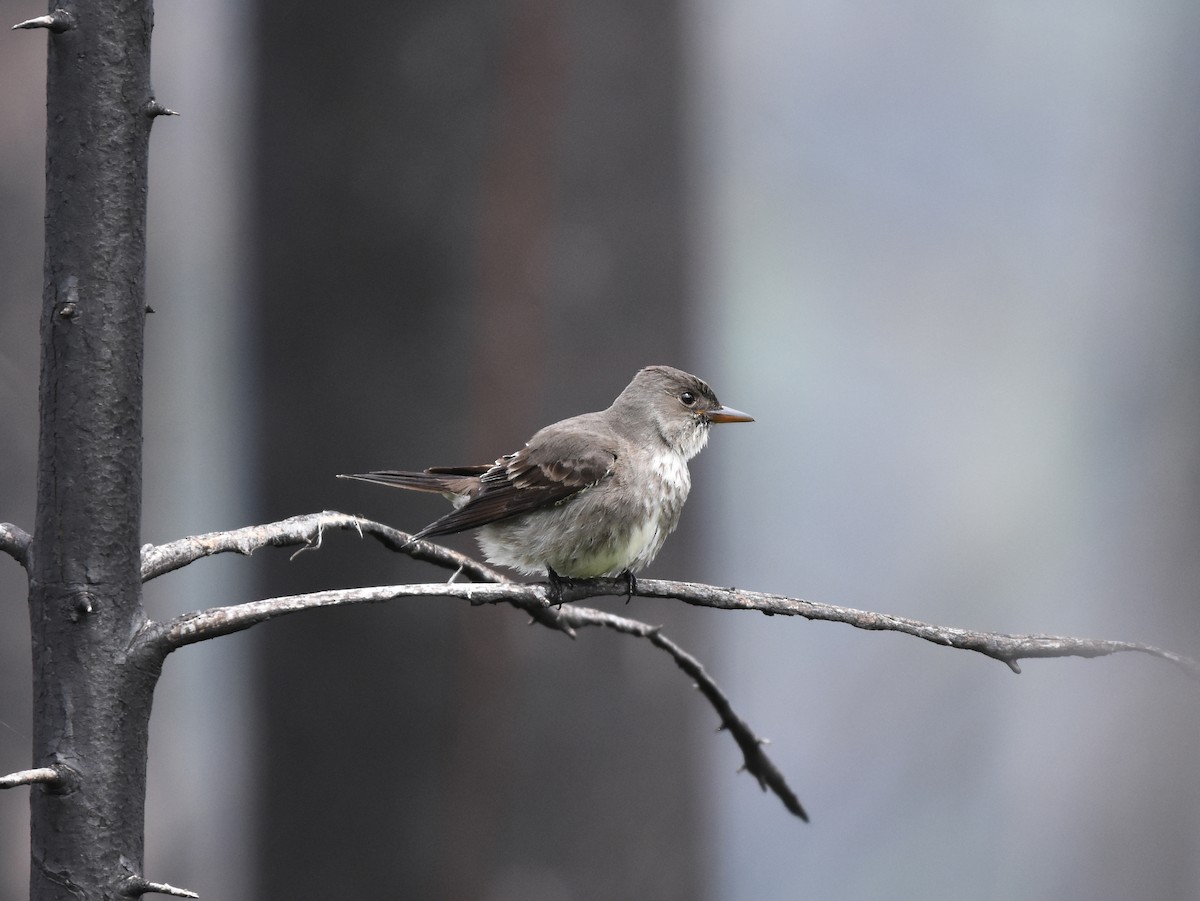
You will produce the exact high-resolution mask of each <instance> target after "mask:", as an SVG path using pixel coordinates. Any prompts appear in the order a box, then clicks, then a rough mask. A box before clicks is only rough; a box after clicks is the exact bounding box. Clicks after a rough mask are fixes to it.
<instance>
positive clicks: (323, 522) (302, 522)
mask: <svg viewBox="0 0 1200 901" xmlns="http://www.w3.org/2000/svg"><path fill="white" fill-rule="evenodd" d="M326 530H336V531H354V532H357V533H358V534H359V535H360V536H365V535H370V536H371V537H372V538H375V539H377V540H378V541H379V542H380V543H381V544H383V545H384V546H385V547H387V548H389V549H390V550H393V551H400V552H401V553H404V554H408V555H409V556H410V557H412V558H413V559H414V560H424V561H425V562H427V563H433V564H435V565H437V566H441V567H443V568H446V569H450V570H454V571H456V572H462V573H463V575H465V576H467V577H468V578H471V579H475V580H476V581H480V582H507V581H508V578H507V577H506V576H504V575H503V574H502V573H500V572H498V571H496V570H494V569H492V568H491V567H489V566H485V565H484V564H482V563H480V562H479V561H477V560H475V559H473V558H471V557H468V556H467V555H466V554H460V553H458V552H457V551H452V550H450V548H447V547H442V546H441V545H439V544H434V543H433V542H432V541H424V540H420V541H413V538H412V535H410V534H409V533H407V532H401V531H400V530H399V529H393V528H392V527H391V526H385V525H384V524H383V523H378V522H375V521H373V520H370V519H363V518H362V517H360V516H350V515H349V514H346V513H337V512H335V511H332V510H326V511H324V512H321V513H308V514H305V515H303V516H293V517H291V518H290V519H284V520H280V521H279V522H272V523H267V524H265V525H261V526H247V527H246V528H244V529H234V530H233V531H231V532H209V533H208V534H205V535H195V536H192V537H189V538H181V539H180V540H178V541H172V542H171V543H169V544H161V545H158V546H155V545H151V544H148V545H146V546H145V547H143V548H142V581H149V580H150V579H153V578H155V577H157V576H161V575H163V574H164V573H169V572H171V571H173V570H176V569H180V568H181V567H184V566H187V565H188V564H189V563H194V562H195V561H196V560H199V559H200V558H201V557H211V556H212V555H214V554H228V553H234V554H243V555H245V556H249V555H251V554H253V553H254V552H255V551H256V550H258V549H259V548H262V547H268V546H269V547H295V546H297V545H300V546H303V548H304V549H309V548H318V547H320V546H321V540H322V537H323V535H324V533H325V531H326Z"/></svg>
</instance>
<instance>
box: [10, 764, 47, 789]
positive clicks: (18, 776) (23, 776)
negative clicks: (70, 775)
mask: <svg viewBox="0 0 1200 901" xmlns="http://www.w3.org/2000/svg"><path fill="white" fill-rule="evenodd" d="M38 782H41V783H44V784H46V785H50V786H57V785H59V784H60V783H61V782H62V774H61V773H59V771H58V769H57V768H56V767H52V766H43V767H38V768H37V769H34V770H21V771H20V772H19V773H9V774H8V775H7V776H0V788H16V787H17V786H19V785H34V784H36V783H38Z"/></svg>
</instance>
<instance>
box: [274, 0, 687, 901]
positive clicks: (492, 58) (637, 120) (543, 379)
mask: <svg viewBox="0 0 1200 901" xmlns="http://www.w3.org/2000/svg"><path fill="white" fill-rule="evenodd" d="M677 14H678V10H677V8H676V5H675V4H674V3H664V2H658V3H642V4H638V3H627V4H619V5H612V4H603V5H595V4H573V3H563V2H554V0H513V2H509V3H503V4H489V3H480V2H474V0H466V2H464V0H458V2H454V0H451V2H438V3H408V4H397V5H387V4H385V5H383V6H379V7H375V8H373V9H372V11H371V14H370V16H369V17H367V18H365V19H364V18H363V17H362V16H360V15H344V16H341V15H338V14H337V13H336V12H334V13H333V14H331V10H330V8H329V6H328V4H318V3H313V2H305V3H300V4H295V3H286V4H284V3H280V2H278V0H263V2H262V3H260V22H261V24H262V27H261V28H260V30H259V41H260V53H259V55H258V60H259V70H258V72H257V79H258V82H259V85H260V87H259V92H260V94H259V104H258V110H257V116H256V121H257V123H258V137H257V142H256V143H257V148H258V150H257V152H258V155H259V156H258V161H257V164H256V183H257V184H258V187H259V193H258V197H257V208H258V212H257V229H256V232H257V237H256V239H255V240H256V247H255V248H254V251H253V253H254V258H255V259H256V260H257V261H258V267H257V272H258V275H259V278H260V280H261V281H260V291H259V299H260V304H261V305H260V307H259V336H260V347H261V354H260V360H261V365H262V367H263V369H262V379H261V381H262V384H263V385H264V386H265V388H264V391H265V393H264V395H263V396H262V397H261V398H260V401H259V407H260V409H261V410H262V411H263V416H262V421H261V432H260V436H259V449H260V461H261V466H262V468H263V472H264V477H263V481H262V490H263V493H262V496H261V497H260V507H259V509H260V515H259V516H258V517H256V518H257V519H265V518H269V517H276V516H284V515H288V514H293V513H298V512H302V511H305V510H311V509H318V508H336V509H343V510H348V511H350V512H359V513H363V514H366V515H369V516H372V517H374V518H378V519H382V520H384V521H386V522H389V523H392V524H395V525H397V526H400V527H408V528H415V527H416V526H419V525H422V524H424V523H425V522H426V521H428V520H430V519H432V518H433V517H434V516H436V515H437V514H438V513H439V512H441V510H442V506H441V504H440V502H439V500H438V499H436V498H432V499H431V498H421V497H412V496H405V495H402V494H400V493H399V492H388V491H386V490H384V489H376V490H373V489H372V488H371V486H361V487H360V486H354V485H350V484H348V483H344V482H337V481H335V480H334V478H333V476H334V474H335V473H338V472H347V471H361V470H363V469H375V468H389V467H406V468H418V467H422V466H426V465H431V464H436V463H443V464H453V463H468V462H479V461H486V460H489V459H491V458H493V457H494V456H496V455H497V454H499V453H501V452H504V451H508V450H511V449H515V448H516V447H519V446H520V444H521V442H523V441H524V439H525V438H527V437H528V436H529V435H530V434H531V433H532V431H533V430H534V429H536V428H537V427H538V426H540V425H543V424H545V423H546V422H548V421H550V420H552V419H556V418H560V417H563V416H566V415H570V414H573V413H577V412H582V411H583V410H587V409H599V408H601V407H603V406H606V405H607V404H608V403H609V402H610V401H611V400H612V398H613V397H614V396H615V395H616V394H617V392H618V391H620V389H621V388H623V387H624V385H625V383H626V382H627V381H628V380H629V378H630V377H631V376H632V374H633V372H634V371H635V370H636V369H637V368H638V367H639V366H641V365H644V364H646V363H654V362H668V363H686V362H687V361H686V360H685V359H684V358H683V356H682V354H683V351H684V346H683V336H682V334H681V331H682V330H681V323H682V322H683V321H684V320H685V316H684V315H683V311H684V309H685V298H684V296H683V295H684V272H683V254H682V232H683V228H682V224H683V223H682V218H683V214H682V184H681V177H680V175H679V172H680V169H681V164H680V151H681V146H680V144H681V132H680V125H679V120H680V105H681V96H680V84H679V67H680V48H679V42H680V35H679V28H678V23H677ZM458 545H459V546H460V547H463V548H465V549H469V550H470V549H473V547H474V546H473V543H472V542H471V541H470V540H469V539H465V538H464V539H462V540H461V541H459V542H458ZM686 551H687V548H686V534H682V535H680V536H677V537H676V539H675V540H674V541H672V542H670V543H669V544H668V549H667V552H666V553H665V554H664V555H663V558H662V560H661V562H660V564H658V565H656V567H655V570H654V571H655V572H658V573H660V574H670V575H675V576H680V577H683V576H686V569H685V567H684V564H683V562H682V561H684V560H685V559H686V556H687V553H686ZM261 559H262V564H263V565H264V566H265V567H267V568H268V569H269V570H270V574H269V578H268V581H267V582H266V584H264V585H263V586H262V591H261V593H262V594H263V595H266V594H278V593H285V592H292V591H301V590H311V589H314V588H319V587H322V586H324V585H335V584H369V583H388V582H398V581H407V580H419V579H427V580H440V579H443V578H445V574H444V573H440V572H438V571H434V570H430V569H429V568H427V567H420V566H416V565H412V564H410V563H408V562H407V561H405V560H403V559H399V558H397V557H395V556H393V555H388V554H385V553H384V552H382V551H381V550H380V549H378V548H377V547H374V546H369V545H361V544H360V543H358V542H356V541H353V540H351V539H348V538H345V537H337V538H333V539H331V540H330V542H328V543H327V544H326V548H325V550H324V551H323V552H322V553H321V554H305V555H301V556H300V557H298V558H297V559H296V560H295V561H294V562H291V563H285V562H282V561H281V560H279V559H274V560H271V559H268V558H265V557H264V558H261ZM616 603H619V602H616ZM639 612H642V613H645V614H646V615H647V616H648V617H650V618H651V619H653V620H654V621H656V622H666V623H668V628H669V629H672V630H673V632H674V634H675V635H676V636H678V637H681V638H683V639H685V640H686V638H687V632H686V631H685V630H684V628H683V627H682V626H681V625H679V624H678V623H677V621H676V620H674V619H673V618H672V613H673V611H670V610H668V609H666V608H662V607H653V609H645V608H643V610H641V611H639ZM259 638H260V640H261V641H262V643H263V648H262V653H261V681H262V693H263V694H262V704H263V714H262V722H263V728H264V739H265V743H266V744H265V760H266V766H265V773H266V782H265V784H264V785H263V796H262V807H263V821H262V824H261V829H260V830H259V832H260V834H261V841H262V842H263V860H264V862H265V867H266V869H265V872H264V874H263V877H262V878H263V882H262V885H261V887H260V888H261V892H260V893H261V894H262V895H264V896H267V895H269V896H272V897H285V896H286V897H290V898H296V899H305V898H328V897H350V896H354V897H371V896H381V895H389V894H393V893H394V894H395V895H396V896H400V895H405V896H408V897H424V898H483V897H521V898H537V897H540V896H542V895H545V894H551V895H553V894H554V893H555V891H556V889H555V886H558V887H560V888H563V889H564V891H565V892H567V893H571V894H576V895H580V896H586V897H589V898H597V899H601V898H631V897H655V898H663V899H665V898H688V899H694V898H697V897H701V896H702V890H701V888H700V886H701V885H702V884H703V877H704V873H703V872H702V863H701V858H700V854H699V829H698V827H697V825H696V824H695V819H696V815H697V812H698V810H697V805H696V804H695V803H694V801H693V799H692V793H693V791H694V790H695V778H694V775H695V766H696V765H695V761H694V760H693V757H692V751H691V748H692V744H691V735H690V734H689V728H690V726H691V725H692V722H693V718H694V717H697V716H702V715H703V714H702V711H701V709H700V707H699V706H698V705H697V704H696V702H695V697H694V694H695V693H694V692H693V691H692V690H691V688H690V686H689V685H688V684H687V683H686V681H684V680H680V679H679V678H678V674H677V672H675V671H674V667H673V666H672V665H671V664H670V662H669V661H667V660H665V659H660V655H656V654H654V653H652V652H651V651H650V649H648V648H645V647H641V646H639V645H637V644H636V643H630V642H628V641H627V640H625V639H621V638H618V637H615V636H610V635H605V634H597V633H593V634H585V635H581V637H580V639H579V640H578V641H576V642H571V641H569V640H567V639H565V638H564V637H563V636H561V635H553V634H550V633H549V632H547V631H545V630H540V629H530V628H527V627H526V625H525V618H524V617H521V616H519V615H517V614H514V613H513V612H512V611H508V610H474V609H470V608H468V607H466V606H465V605H453V604H447V603H446V602H444V601H428V602H411V603H405V604H396V605H389V606H387V607H383V608H375V609H370V610H353V611H352V610H343V611H335V612H334V613H333V614H332V615H325V614H320V613H318V614H314V615H312V616H306V617H297V618H296V620H295V621H294V622H280V623H278V624H273V625H272V626H270V627H268V628H267V629H265V630H263V633H262V634H261V635H260V636H259ZM560 894H561V893H560Z"/></svg>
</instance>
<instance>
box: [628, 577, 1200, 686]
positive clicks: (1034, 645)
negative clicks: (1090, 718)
mask: <svg viewBox="0 0 1200 901" xmlns="http://www.w3.org/2000/svg"><path fill="white" fill-rule="evenodd" d="M637 588H638V590H637V592H636V593H637V594H639V595H641V596H643V597H655V598H674V599H676V600H680V601H683V602H684V603H686V604H692V605H694V606H696V607H716V608H719V609H722V610H755V611H758V612H759V613H764V614H766V615H767V616H801V617H804V618H805V619H810V620H822V621H826V622H835V623H845V624H846V625H849V626H854V628H856V629H868V630H874V631H888V632H900V633H902V634H904V635H912V636H915V637H917V638H923V639H925V640H926V641H929V642H933V643H934V644H940V645H944V646H946V647H950V648H958V649H960V650H964V651H976V652H978V653H980V654H983V655H984V656H986V657H991V658H992V659H993V660H999V661H1000V662H1002V663H1005V664H1007V665H1008V666H1009V668H1010V669H1012V671H1013V672H1014V673H1019V672H1021V667H1020V666H1019V665H1018V663H1017V661H1018V660H1026V659H1031V658H1034V657H1104V656H1107V655H1109V654H1119V653H1123V652H1126V651H1137V652H1139V653H1142V654H1150V655H1151V656H1154V657H1159V658H1161V659H1163V660H1167V661H1169V662H1171V663H1174V664H1175V665H1176V666H1178V667H1180V668H1181V669H1182V670H1183V671H1184V672H1186V673H1187V674H1188V675H1189V676H1191V677H1192V678H1194V679H1200V662H1198V661H1196V660H1195V659H1194V658H1192V657H1187V656H1184V655H1183V654H1177V653H1175V652H1174V651H1168V650H1165V649H1164V648H1160V647H1156V646H1154V645H1150V644H1144V643H1142V642H1136V641H1112V640H1108V639H1099V638H1073V637H1070V636H1065V635H1012V634H1008V633H1004V632H977V631H974V630H971V629H957V628H953V627H951V626H935V625H933V624H931V623H925V622H921V621H920V620H916V619H908V618H907V617H903V616H893V615H891V614H889V613H873V612H870V611H867V610H855V609H854V608H853V607H838V606H836V605H834V604H822V603H820V602H817V601H805V600H802V599H800V598H789V597H785V596H783V595H778V594H763V593H761V592H757V591H742V590H740V589H737V588H717V587H716V586H713V585H701V584H697V583H695V582H670V581H662V580H657V579H654V580H651V579H639V580H638V583H637Z"/></svg>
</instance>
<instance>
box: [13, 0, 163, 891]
mask: <svg viewBox="0 0 1200 901" xmlns="http://www.w3.org/2000/svg"><path fill="white" fill-rule="evenodd" d="M152 16H153V12H152V4H151V2H150V0H136V2H129V0H125V2H118V0H95V2H91V3H87V4H78V5H75V4H69V9H58V10H55V11H54V12H53V13H51V14H50V15H49V16H45V17H40V18H39V19H35V20H31V22H30V23H24V24H25V26H26V27H44V28H46V29H47V30H48V32H49V36H48V39H49V63H48V67H47V73H48V74H47V91H46V98H47V99H46V120H47V135H46V257H45V280H44V284H43V303H42V319H41V345H42V348H41V353H42V365H41V387H40V407H41V412H40V434H39V449H38V489H37V518H36V530H35V534H34V540H33V545H32V548H31V559H30V561H29V563H30V566H29V574H30V592H29V616H30V622H31V628H32V636H33V674H34V715H33V723H34V726H33V765H34V766H35V767H50V768H53V769H54V770H55V772H56V773H57V777H56V778H55V779H53V780H51V781H49V782H42V783H39V784H36V785H34V786H33V789H32V796H31V801H30V804H31V826H32V863H31V877H30V895H31V898H33V899H34V901H50V899H78V898H81V897H86V898H95V899H101V898H104V899H111V898H117V897H129V896H130V895H137V894H141V893H143V892H144V891H146V890H147V888H148V887H147V886H146V885H145V883H144V882H143V881H142V879H141V866H142V849H143V813H144V805H145V788H146V750H147V738H148V727H149V720H150V705H151V697H152V694H153V689H154V684H155V682H156V681H157V678H158V673H159V669H160V667H161V661H160V660H156V659H140V657H139V656H138V655H131V654H130V653H129V650H128V649H129V646H130V638H131V636H132V635H133V633H134V631H135V630H136V629H137V628H138V627H139V626H140V625H141V623H142V622H143V621H144V618H145V617H144V614H143V611H142V585H141V574H140V566H139V547H140V534H139V532H140V523H141V505H142V357H143V328H144V325H145V317H146V300H145V259H146V190H147V181H146V174H147V152H148V141H149V136H150V126H151V123H152V121H153V119H154V117H155V116H156V115H158V114H160V113H162V112H164V110H162V109H161V108H160V107H158V106H157V105H156V104H155V103H154V101H153V97H152V93H151V89H150V31H151V25H152Z"/></svg>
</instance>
